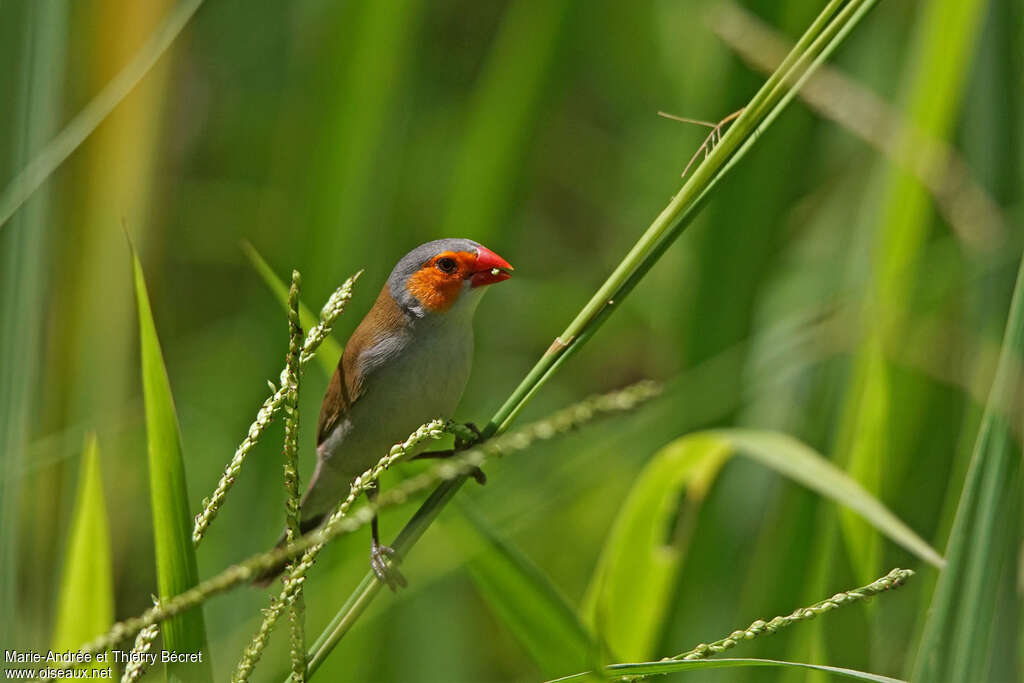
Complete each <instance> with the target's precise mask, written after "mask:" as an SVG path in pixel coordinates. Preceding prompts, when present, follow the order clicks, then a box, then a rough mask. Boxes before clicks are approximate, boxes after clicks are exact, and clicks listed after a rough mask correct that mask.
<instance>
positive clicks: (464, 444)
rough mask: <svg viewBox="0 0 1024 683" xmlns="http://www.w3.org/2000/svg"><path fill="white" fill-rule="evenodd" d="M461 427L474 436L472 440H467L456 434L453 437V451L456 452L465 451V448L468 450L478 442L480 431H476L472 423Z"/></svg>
mask: <svg viewBox="0 0 1024 683" xmlns="http://www.w3.org/2000/svg"><path fill="white" fill-rule="evenodd" d="M462 426H463V427H465V428H466V429H468V430H469V431H471V432H473V434H474V435H475V436H474V437H473V439H472V440H469V439H463V438H462V437H460V436H459V435H458V434H456V435H455V450H457V451H463V450H466V449H467V448H469V447H470V446H472V445H473V444H475V443H476V442H477V441H479V440H480V430H479V429H477V426H476V425H475V424H473V423H472V422H466V423H464V424H463V425H462Z"/></svg>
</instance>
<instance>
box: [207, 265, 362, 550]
mask: <svg viewBox="0 0 1024 683" xmlns="http://www.w3.org/2000/svg"><path fill="white" fill-rule="evenodd" d="M362 274H363V271H359V272H358V273H356V274H355V275H353V276H352V277H350V278H349V279H347V280H345V282H344V283H343V284H342V285H341V287H338V289H336V290H334V293H333V294H331V296H330V298H329V299H327V303H326V304H324V307H323V308H322V309H321V310H320V321H319V322H318V323H317V324H316V325H315V326H313V329H311V330H310V331H309V333H308V334H307V335H306V341H305V342H304V343H303V345H302V353H301V355H300V356H299V363H300V365H305V364H306V363H308V362H309V361H310V360H311V359H312V358H313V355H314V354H315V353H316V350H317V349H318V348H319V347H320V344H322V343H323V341H324V339H326V338H327V335H329V334H330V333H331V329H332V328H333V327H334V322H335V321H336V320H337V319H338V316H340V315H341V314H342V312H344V310H345V306H346V305H347V304H348V302H349V300H350V299H351V298H352V288H353V286H354V285H355V282H356V280H358V279H359V276H360V275H362ZM287 374H288V369H287V368H285V369H284V370H282V371H281V380H280V381H281V387H280V388H279V389H278V388H275V387H274V385H273V384H271V385H270V388H271V390H272V391H273V392H274V393H273V394H271V395H270V397H269V398H267V400H265V401H264V402H263V406H262V407H261V408H260V409H259V412H257V413H256V420H255V421H253V423H252V424H251V425H250V426H249V432H248V433H247V434H246V435H245V438H244V439H243V440H242V443H240V444H239V445H238V448H237V449H235V454H234V456H233V457H232V458H231V462H229V463H228V465H227V467H226V468H225V469H224V474H222V475H221V477H220V481H219V482H217V488H216V489H214V491H213V495H211V496H210V497H209V498H204V499H203V510H202V511H201V512H200V513H199V514H198V515H196V519H195V528H194V529H193V530H192V542H193V543H195V544H196V545H199V542H200V541H202V540H203V535H204V534H205V533H206V530H207V529H208V528H209V526H210V523H211V522H213V519H214V517H216V516H217V512H219V511H220V507H221V505H223V504H224V499H225V498H226V497H227V495H228V491H230V490H231V487H232V486H234V484H235V479H237V478H238V475H239V473H240V472H241V471H242V464H243V463H244V462H245V458H246V456H248V455H249V451H251V450H252V449H253V447H254V446H255V445H256V443H257V442H258V441H259V439H260V436H262V435H263V431H264V430H265V429H266V428H267V426H268V425H269V424H270V422H271V421H272V420H273V419H274V415H275V414H276V413H277V411H279V410H280V409H281V406H283V405H284V401H285V395H286V394H287V391H288V390H287V388H286V384H287V382H288V378H287Z"/></svg>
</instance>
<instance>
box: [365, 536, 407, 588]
mask: <svg viewBox="0 0 1024 683" xmlns="http://www.w3.org/2000/svg"><path fill="white" fill-rule="evenodd" d="M394 554H395V549H394V548H392V547H391V546H389V545H381V544H380V543H377V542H374V543H372V544H371V545H370V568H371V569H373V573H374V574H376V575H377V578H378V579H379V580H380V582H381V583H383V584H385V585H387V587H388V588H390V589H391V590H392V591H397V590H398V589H399V588H405V587H406V586H408V585H409V582H408V581H406V580H405V577H404V576H402V572H400V571H398V567H397V566H395V562H396V561H395V560H394V559H392V558H393V557H394Z"/></svg>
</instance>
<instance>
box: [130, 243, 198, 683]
mask: <svg viewBox="0 0 1024 683" xmlns="http://www.w3.org/2000/svg"><path fill="white" fill-rule="evenodd" d="M132 264H133V269H134V273H135V300H136V304H137V306H138V311H139V342H140V345H141V360H142V394H143V397H144V399H145V403H146V441H147V451H148V453H149V492H150V499H151V505H152V508H153V543H154V545H155V546H156V573H157V586H158V588H159V592H160V597H161V598H165V597H171V596H174V595H178V594H180V593H182V592H184V591H186V590H188V589H189V588H192V587H194V586H195V585H196V584H197V583H199V570H198V568H197V565H196V554H195V547H194V546H193V545H192V515H191V512H190V510H191V508H190V507H189V504H188V493H187V490H186V487H185V463H184V461H183V459H182V449H181V435H180V430H179V428H178V415H177V413H176V412H175V409H174V398H173V396H172V395H171V383H170V380H169V379H168V377H167V369H166V368H165V367H164V359H163V352H162V351H161V349H160V340H159V338H158V337H157V334H156V325H155V324H154V323H153V312H152V310H151V309H150V306H149V295H148V294H147V293H146V280H145V277H144V276H143V273H142V264H141V263H139V257H138V255H137V254H136V253H135V250H134V249H132ZM161 628H162V632H163V637H164V639H163V642H164V648H165V649H167V650H174V651H177V652H181V653H197V652H201V653H202V662H200V663H197V664H179V665H168V668H167V678H168V680H170V681H204V680H212V672H211V669H210V660H209V648H208V647H207V643H206V626H205V623H204V621H203V611H202V607H201V606H196V607H193V608H191V609H189V610H187V611H185V612H183V613H182V614H180V615H178V616H176V617H174V618H172V619H168V620H167V621H165V622H164V623H163V624H162V626H161Z"/></svg>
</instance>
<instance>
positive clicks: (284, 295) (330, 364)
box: [242, 240, 342, 377]
mask: <svg viewBox="0 0 1024 683" xmlns="http://www.w3.org/2000/svg"><path fill="white" fill-rule="evenodd" d="M242 251H244V252H245V256H246V258H248V259H249V263H251V264H252V267H253V268H254V269H255V270H256V272H257V273H258V274H259V276H260V277H261V278H262V279H263V282H264V283H265V284H266V285H267V287H269V288H270V291H271V292H272V293H273V294H274V298H276V299H277V300H278V302H279V303H280V304H281V306H282V307H283V308H284V310H285V311H286V312H287V311H288V285H286V284H285V283H284V281H283V280H282V279H281V278H279V277H278V276H277V273H275V272H274V269H273V268H271V267H270V264H269V263H267V262H266V261H265V260H264V259H263V257H262V256H261V255H260V253H259V252H258V251H256V247H254V246H253V245H252V244H251V243H250V242H249V241H248V240H243V241H242ZM299 322H300V323H301V324H302V329H304V330H311V329H313V327H314V326H315V325H316V324H317V322H319V318H318V317H317V315H316V314H315V313H313V311H311V310H309V307H308V306H306V304H304V303H302V302H301V301H300V302H299ZM341 352H342V347H341V344H339V343H338V340H337V339H335V338H334V337H332V336H330V335H328V336H327V337H325V338H324V340H323V342H321V343H320V352H319V353H318V354H316V359H317V362H319V363H320V366H321V367H322V368H323V369H324V372H325V373H327V376H328V377H330V376H331V375H333V374H334V368H335V367H336V366H337V365H338V359H339V358H341Z"/></svg>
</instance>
